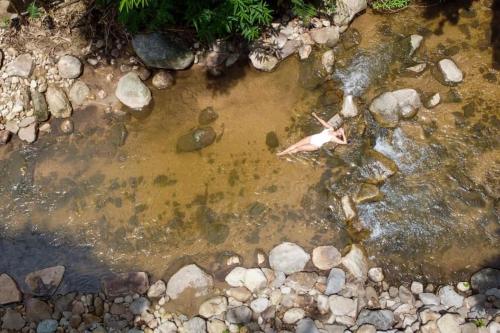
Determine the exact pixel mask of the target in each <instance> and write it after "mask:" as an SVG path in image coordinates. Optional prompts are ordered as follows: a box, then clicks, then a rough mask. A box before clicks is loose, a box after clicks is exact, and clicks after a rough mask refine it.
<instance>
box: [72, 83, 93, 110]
mask: <svg viewBox="0 0 500 333" xmlns="http://www.w3.org/2000/svg"><path fill="white" fill-rule="evenodd" d="M89 95H90V88H89V87H88V86H87V84H86V83H85V82H83V81H76V82H75V83H73V85H72V86H71V89H70V90H69V100H70V101H71V103H72V104H73V106H80V105H83V103H85V100H86V99H87V98H88V97H89Z"/></svg>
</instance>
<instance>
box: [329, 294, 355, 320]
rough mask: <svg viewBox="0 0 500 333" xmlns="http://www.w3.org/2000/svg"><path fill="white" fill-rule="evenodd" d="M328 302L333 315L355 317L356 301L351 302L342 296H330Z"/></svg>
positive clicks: (351, 300)
mask: <svg viewBox="0 0 500 333" xmlns="http://www.w3.org/2000/svg"><path fill="white" fill-rule="evenodd" d="M328 302H329V304H330V311H332V314H333V315H335V316H348V317H352V318H354V317H356V314H357V310H358V301H357V299H355V300H353V299H350V298H347V297H343V296H338V295H332V296H330V297H329V299H328Z"/></svg>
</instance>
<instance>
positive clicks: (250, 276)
mask: <svg viewBox="0 0 500 333" xmlns="http://www.w3.org/2000/svg"><path fill="white" fill-rule="evenodd" d="M243 285H244V286H245V287H246V288H247V289H248V290H250V291H251V292H257V291H259V290H261V289H264V288H265V287H266V286H267V279H266V276H265V275H264V273H263V272H262V270H261V269H260V268H250V269H247V270H246V272H245V277H244V280H243Z"/></svg>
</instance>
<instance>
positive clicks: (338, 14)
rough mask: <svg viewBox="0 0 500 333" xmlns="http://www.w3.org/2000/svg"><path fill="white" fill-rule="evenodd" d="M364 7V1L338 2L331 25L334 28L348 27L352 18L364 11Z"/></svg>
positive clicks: (343, 0) (348, 0) (341, 0)
mask: <svg viewBox="0 0 500 333" xmlns="http://www.w3.org/2000/svg"><path fill="white" fill-rule="evenodd" d="M366 7H367V3H366V0H338V1H337V2H336V10H335V15H334V17H333V23H334V24H335V25H336V26H344V25H348V24H349V23H350V22H351V21H352V19H353V18H354V16H355V15H356V14H358V13H359V12H361V11H363V10H365V9H366Z"/></svg>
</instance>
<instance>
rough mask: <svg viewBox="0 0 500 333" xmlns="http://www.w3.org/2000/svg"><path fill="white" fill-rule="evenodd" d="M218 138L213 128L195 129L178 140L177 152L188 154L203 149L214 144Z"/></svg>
mask: <svg viewBox="0 0 500 333" xmlns="http://www.w3.org/2000/svg"><path fill="white" fill-rule="evenodd" d="M216 137H217V134H216V133H215V131H214V129H213V128H212V127H201V128H197V129H194V130H192V131H191V132H189V133H187V134H185V135H183V136H181V137H180V138H179V139H178V140H177V152H179V153H187V152H193V151H196V150H200V149H203V148H205V147H208V146H210V145H211V144H212V143H214V142H215V139H216Z"/></svg>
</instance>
